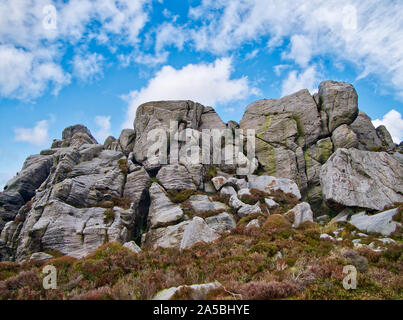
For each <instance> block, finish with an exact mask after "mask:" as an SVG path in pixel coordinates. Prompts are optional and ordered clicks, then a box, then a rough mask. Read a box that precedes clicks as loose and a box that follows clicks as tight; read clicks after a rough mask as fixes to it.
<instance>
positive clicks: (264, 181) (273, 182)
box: [248, 175, 301, 200]
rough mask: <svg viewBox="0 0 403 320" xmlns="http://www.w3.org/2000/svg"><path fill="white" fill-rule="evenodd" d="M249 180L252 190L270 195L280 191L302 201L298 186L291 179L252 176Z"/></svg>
mask: <svg viewBox="0 0 403 320" xmlns="http://www.w3.org/2000/svg"><path fill="white" fill-rule="evenodd" d="M248 180H249V188H250V189H258V190H261V191H264V192H266V193H268V194H269V195H270V194H271V193H272V192H274V191H277V190H280V191H282V192H284V193H286V194H287V193H288V194H293V195H294V196H295V197H296V198H297V199H298V200H299V199H301V193H300V191H299V189H298V186H297V184H296V183H295V182H294V181H292V180H290V179H284V178H275V177H270V176H254V175H251V176H249V177H248Z"/></svg>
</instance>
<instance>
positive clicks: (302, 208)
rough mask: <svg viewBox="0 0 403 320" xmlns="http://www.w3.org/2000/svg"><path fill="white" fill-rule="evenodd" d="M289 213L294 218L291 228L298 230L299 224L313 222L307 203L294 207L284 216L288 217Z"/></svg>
mask: <svg viewBox="0 0 403 320" xmlns="http://www.w3.org/2000/svg"><path fill="white" fill-rule="evenodd" d="M291 213H292V215H293V216H294V223H293V225H292V226H293V228H298V227H299V226H300V225H301V223H304V222H307V221H309V222H313V212H312V210H311V206H310V205H309V203H306V202H303V203H300V204H298V205H296V206H295V207H294V208H292V209H291V210H290V211H288V212H287V213H286V215H289V214H291Z"/></svg>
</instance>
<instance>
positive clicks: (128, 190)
mask: <svg viewBox="0 0 403 320" xmlns="http://www.w3.org/2000/svg"><path fill="white" fill-rule="evenodd" d="M150 186H151V178H150V176H149V175H148V173H147V171H146V170H145V169H144V168H143V167H140V166H135V171H133V172H131V173H129V174H128V175H127V177H126V184H125V187H124V191H123V197H125V198H127V199H129V200H130V201H131V202H132V203H134V206H135V207H136V206H137V205H138V204H139V202H140V200H141V199H142V198H144V196H145V194H146V192H147V191H148V189H149V188H150Z"/></svg>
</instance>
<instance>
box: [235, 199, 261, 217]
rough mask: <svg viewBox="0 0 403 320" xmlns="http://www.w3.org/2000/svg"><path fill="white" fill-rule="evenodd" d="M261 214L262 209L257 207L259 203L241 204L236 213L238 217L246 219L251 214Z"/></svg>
mask: <svg viewBox="0 0 403 320" xmlns="http://www.w3.org/2000/svg"><path fill="white" fill-rule="evenodd" d="M256 213H262V209H261V208H260V206H259V202H258V203H256V204H255V205H250V204H243V205H242V206H241V207H240V208H239V209H238V211H237V214H238V215H239V216H240V217H247V216H249V215H251V214H256Z"/></svg>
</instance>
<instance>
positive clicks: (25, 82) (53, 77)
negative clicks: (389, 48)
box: [0, 45, 70, 99]
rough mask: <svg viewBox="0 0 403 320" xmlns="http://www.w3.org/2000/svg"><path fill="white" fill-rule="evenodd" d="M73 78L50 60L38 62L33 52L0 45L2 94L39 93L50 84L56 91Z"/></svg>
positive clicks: (27, 95) (21, 96) (25, 96)
mask: <svg viewBox="0 0 403 320" xmlns="http://www.w3.org/2000/svg"><path fill="white" fill-rule="evenodd" d="M69 82H70V76H69V75H68V74H66V73H65V72H64V71H63V70H62V68H61V67H60V66H59V65H57V64H55V63H53V62H51V61H45V60H43V61H42V62H39V61H38V60H37V57H36V56H35V54H34V53H32V52H27V51H25V50H23V49H17V48H15V47H12V46H7V45H0V95H2V96H6V97H7V96H8V97H13V98H19V99H29V98H35V97H38V96H40V95H41V94H42V93H43V92H44V90H45V89H46V88H47V86H48V85H49V84H52V85H53V90H54V93H57V92H58V91H59V89H60V88H61V87H63V86H64V85H66V84H68V83H69Z"/></svg>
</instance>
